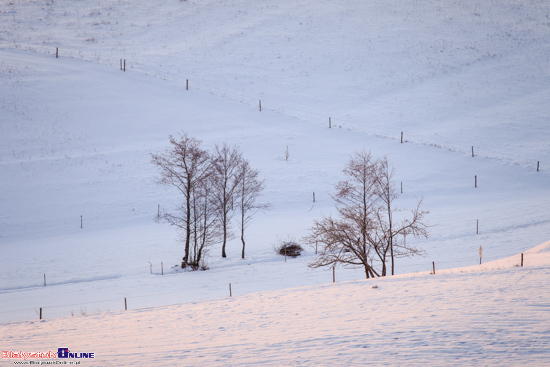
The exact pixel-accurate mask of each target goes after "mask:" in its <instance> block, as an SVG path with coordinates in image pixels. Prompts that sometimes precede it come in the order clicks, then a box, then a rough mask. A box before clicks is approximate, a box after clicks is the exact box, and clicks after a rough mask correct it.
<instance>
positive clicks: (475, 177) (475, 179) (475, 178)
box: [474, 175, 477, 188]
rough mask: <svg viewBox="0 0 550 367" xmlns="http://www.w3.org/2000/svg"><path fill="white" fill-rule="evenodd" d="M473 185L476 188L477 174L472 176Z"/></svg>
mask: <svg viewBox="0 0 550 367" xmlns="http://www.w3.org/2000/svg"><path fill="white" fill-rule="evenodd" d="M474 187H476V188H477V175H475V176H474Z"/></svg>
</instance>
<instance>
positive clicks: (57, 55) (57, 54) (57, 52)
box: [55, 47, 59, 59]
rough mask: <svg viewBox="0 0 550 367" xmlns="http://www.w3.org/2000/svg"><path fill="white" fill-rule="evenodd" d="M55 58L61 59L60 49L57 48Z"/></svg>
mask: <svg viewBox="0 0 550 367" xmlns="http://www.w3.org/2000/svg"><path fill="white" fill-rule="evenodd" d="M55 58H56V59H57V58H59V47H56V48H55Z"/></svg>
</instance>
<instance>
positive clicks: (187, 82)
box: [185, 79, 189, 90]
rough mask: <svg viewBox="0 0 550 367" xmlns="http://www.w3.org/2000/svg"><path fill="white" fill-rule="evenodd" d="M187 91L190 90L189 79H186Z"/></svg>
mask: <svg viewBox="0 0 550 367" xmlns="http://www.w3.org/2000/svg"><path fill="white" fill-rule="evenodd" d="M185 90H189V79H185Z"/></svg>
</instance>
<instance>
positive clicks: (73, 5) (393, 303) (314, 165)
mask: <svg viewBox="0 0 550 367" xmlns="http://www.w3.org/2000/svg"><path fill="white" fill-rule="evenodd" d="M549 19H550V4H548V3H547V2H545V1H537V0H533V1H530V2H529V3H526V2H524V1H514V0H505V1H501V2H481V3H479V2H477V1H473V0H472V1H469V0H461V1H451V0H447V1H443V2H442V1H435V0H433V1H430V0H427V1H415V0H405V1H381V0H373V1H368V2H364V1H352V0H349V1H336V2H335V1H324V0H322V1H309V0H305V1H300V2H295V1H289V0H281V1H277V2H254V1H250V0H236V1H222V0H205V1H200V2H199V1H192V0H187V1H176V0H170V1H168V0H162V1H156V2H147V3H146V2H139V3H136V2H134V1H111V0H95V1H85V2H84V1H78V2H77V1H64V0H55V1H51V0H50V1H45V0H44V1H23V0H12V1H1V2H0V85H1V88H0V193H1V194H0V248H1V249H2V256H1V258H0V322H4V324H0V349H2V350H6V349H10V350H14V351H16V350H17V351H19V350H23V351H36V350H45V351H47V350H49V349H52V348H53V350H56V348H57V347H65V346H66V347H69V348H71V349H74V350H79V351H84V352H85V351H95V352H96V353H97V355H98V358H97V360H95V361H93V362H89V363H88V364H89V365H126V364H139V365H151V364H153V363H156V364H164V365H166V364H171V363H176V362H177V363H183V364H185V365H196V364H199V363H203V364H206V365H213V364H214V365H216V364H217V365H230V364H234V365H241V364H272V365H285V364H291V365H332V364H338V365H354V364H355V365H360V364H365V363H367V362H368V361H371V362H373V363H375V364H379V365H384V364H385V365H395V364H398V363H405V364H419V365H420V364H422V365H442V364H447V365H452V364H456V365H519V364H523V365H544V361H545V359H548V358H549V354H550V352H549V350H550V345H549V344H550V343H549V338H550V316H549V315H550V314H549V312H548V311H549V309H548V307H550V300H549V299H548V297H549V296H548V295H549V294H550V293H549V292H548V287H549V282H548V274H549V273H550V260H549V259H548V248H549V245H548V243H547V241H548V239H549V235H550V210H548V208H550V195H548V192H549V189H550V178H549V174H548V172H549V170H548V169H547V167H548V166H549V165H550V128H549V126H550V125H549V124H550V117H549V112H550V110H549V107H548V98H549V97H550V83H549V81H550V80H549V79H550V73H549V70H550V65H549V61H550V60H549V57H550V43H549V42H548V40H549V39H550V20H549ZM56 47H58V48H59V58H56V57H55V51H56ZM121 59H125V60H126V71H125V72H123V71H121V70H120V60H121ZM187 80H188V81H189V90H186V82H187ZM259 100H261V101H262V111H261V112H260V111H259V108H258V104H259ZM329 118H330V119H331V122H332V128H331V129H329V128H328V120H329ZM179 131H186V132H188V133H189V134H190V135H191V136H194V137H196V138H198V139H201V140H202V141H203V142H204V146H205V147H207V148H211V147H213V146H214V144H219V143H223V142H226V141H227V142H228V143H230V144H237V145H239V146H240V148H241V149H242V150H243V152H244V155H245V157H247V158H248V159H249V160H250V162H251V164H252V166H253V167H255V168H257V169H258V170H259V171H260V174H261V176H262V178H264V179H265V183H266V189H265V191H264V196H263V198H262V199H263V200H264V201H266V202H270V203H271V205H272V209H271V210H269V211H267V212H265V213H258V214H257V216H256V217H255V219H254V221H253V222H252V224H251V226H250V228H249V232H248V241H247V243H248V244H249V245H248V250H247V251H248V252H247V257H246V259H244V260H241V259H240V256H239V255H240V244H239V241H238V240H236V239H235V240H233V241H231V242H230V243H229V246H228V256H229V258H228V259H222V258H221V257H220V249H219V247H217V246H216V247H214V248H213V249H212V250H211V253H210V262H209V265H210V270H208V271H206V272H194V273H189V272H181V271H179V270H178V268H177V266H176V267H175V265H177V264H179V262H180V259H181V256H182V252H183V248H182V246H181V244H180V243H179V242H178V241H177V236H176V233H175V232H174V231H173V229H171V228H170V227H168V226H167V225H163V224H157V223H155V222H154V221H153V219H154V217H155V215H156V213H157V208H158V205H160V206H162V207H163V208H170V207H172V206H173V205H174V203H175V202H176V201H177V200H178V198H177V194H176V193H175V192H173V191H172V190H170V189H169V188H165V187H161V186H158V185H157V184H156V181H155V178H156V176H157V175H158V173H157V172H156V170H155V167H153V166H152V165H151V163H150V154H151V153H156V152H162V151H164V150H165V149H167V148H169V144H168V136H169V135H170V134H176V133H177V132H179ZM401 132H403V133H404V138H405V141H404V143H403V144H401V143H400V135H401ZM287 146H288V147H289V154H290V156H289V160H288V161H286V160H285V150H286V147H287ZM472 147H474V151H475V157H472V155H471V149H472ZM361 149H366V150H368V151H370V152H371V153H372V154H373V155H374V156H378V157H381V156H384V155H387V156H388V159H389V161H390V162H391V163H392V164H393V166H394V167H395V169H396V182H397V183H398V185H399V184H400V183H401V182H402V183H403V195H402V196H401V197H400V198H399V205H400V206H402V207H404V208H409V207H411V206H412V205H414V204H415V203H416V200H418V199H420V198H423V207H424V209H426V210H429V211H430V215H429V217H428V220H429V222H430V224H431V225H432V226H433V227H432V228H431V229H430V238H428V239H427V240H418V241H414V240H413V239H407V241H409V240H410V241H411V243H413V241H414V244H415V245H416V246H418V247H421V248H422V249H424V250H425V251H426V256H425V257H416V258H407V259H399V260H398V262H397V273H398V274H399V275H397V276H394V277H388V278H386V279H376V280H369V281H364V280H361V281H352V280H360V279H362V277H363V272H362V271H361V269H357V270H353V269H342V268H337V269H336V280H337V284H331V282H332V271H330V270H329V271H326V270H311V269H309V268H307V263H308V262H309V261H310V260H311V258H312V256H314V252H315V250H314V249H312V248H308V249H307V251H306V253H305V254H304V255H303V256H302V257H300V258H297V259H289V260H288V261H287V262H284V259H283V258H282V257H280V256H278V255H276V254H275V253H274V250H273V246H274V245H275V244H276V243H277V242H278V241H281V240H284V239H287V238H294V239H296V240H298V241H299V239H300V238H301V237H302V236H303V235H306V234H307V232H308V228H310V227H311V225H312V222H313V220H314V219H316V218H320V217H321V216H322V215H327V214H329V213H330V212H331V211H332V210H333V202H332V200H331V198H330V194H331V193H333V192H334V191H333V190H334V185H335V184H336V182H337V181H338V180H339V179H341V178H342V173H341V170H342V168H343V166H344V164H345V162H346V160H347V159H348V157H349V155H350V154H352V153H353V152H354V151H356V150H361ZM537 162H540V169H539V171H537ZM476 176H477V183H478V185H477V188H475V187H474V178H475V177H476ZM313 192H315V198H316V202H315V203H313V202H312V195H313ZM81 216H82V217H81ZM81 218H82V227H83V228H81V227H80V226H81ZM478 223H479V234H476V228H477V226H478ZM538 244H543V245H541V246H539V247H536V248H535V249H533V250H529V249H531V248H533V247H534V246H536V245H538ZM479 246H482V247H483V251H484V258H483V264H482V265H481V266H479V265H475V264H478V263H479V255H478V248H479ZM522 252H524V253H525V264H524V265H525V267H524V268H519V267H518V266H517V265H519V262H520V255H519V254H520V253H522ZM497 259H502V260H499V261H498V262H494V261H493V260H497ZM432 261H433V262H435V266H436V275H429V274H428V273H429V272H430V271H431V270H432ZM161 262H162V265H163V268H162V272H163V273H164V275H161ZM150 264H151V265H152V267H151V265H150ZM472 266H473V267H472ZM151 269H152V272H153V274H151V273H150V270H151ZM413 275H414V276H413ZM44 277H45V280H46V283H47V286H46V287H44ZM229 283H231V286H232V293H233V297H232V298H227V296H228V295H229V289H228V287H229ZM375 285H376V286H377V287H378V288H372V287H373V286H375ZM125 298H126V299H127V301H128V307H129V311H127V312H124V311H121V310H123V308H124V299H125ZM41 307H42V309H43V313H44V317H45V318H46V320H45V321H44V320H43V321H42V322H36V321H24V320H36V319H37V318H38V312H39V311H38V310H39V308H41ZM71 314H72V315H74V317H70V315H71ZM2 362H4V360H2ZM86 362H88V361H86ZM83 363H84V361H83Z"/></svg>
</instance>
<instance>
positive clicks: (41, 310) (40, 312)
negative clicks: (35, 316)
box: [40, 307, 42, 320]
mask: <svg viewBox="0 0 550 367" xmlns="http://www.w3.org/2000/svg"><path fill="white" fill-rule="evenodd" d="M40 320H42V307H40Z"/></svg>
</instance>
